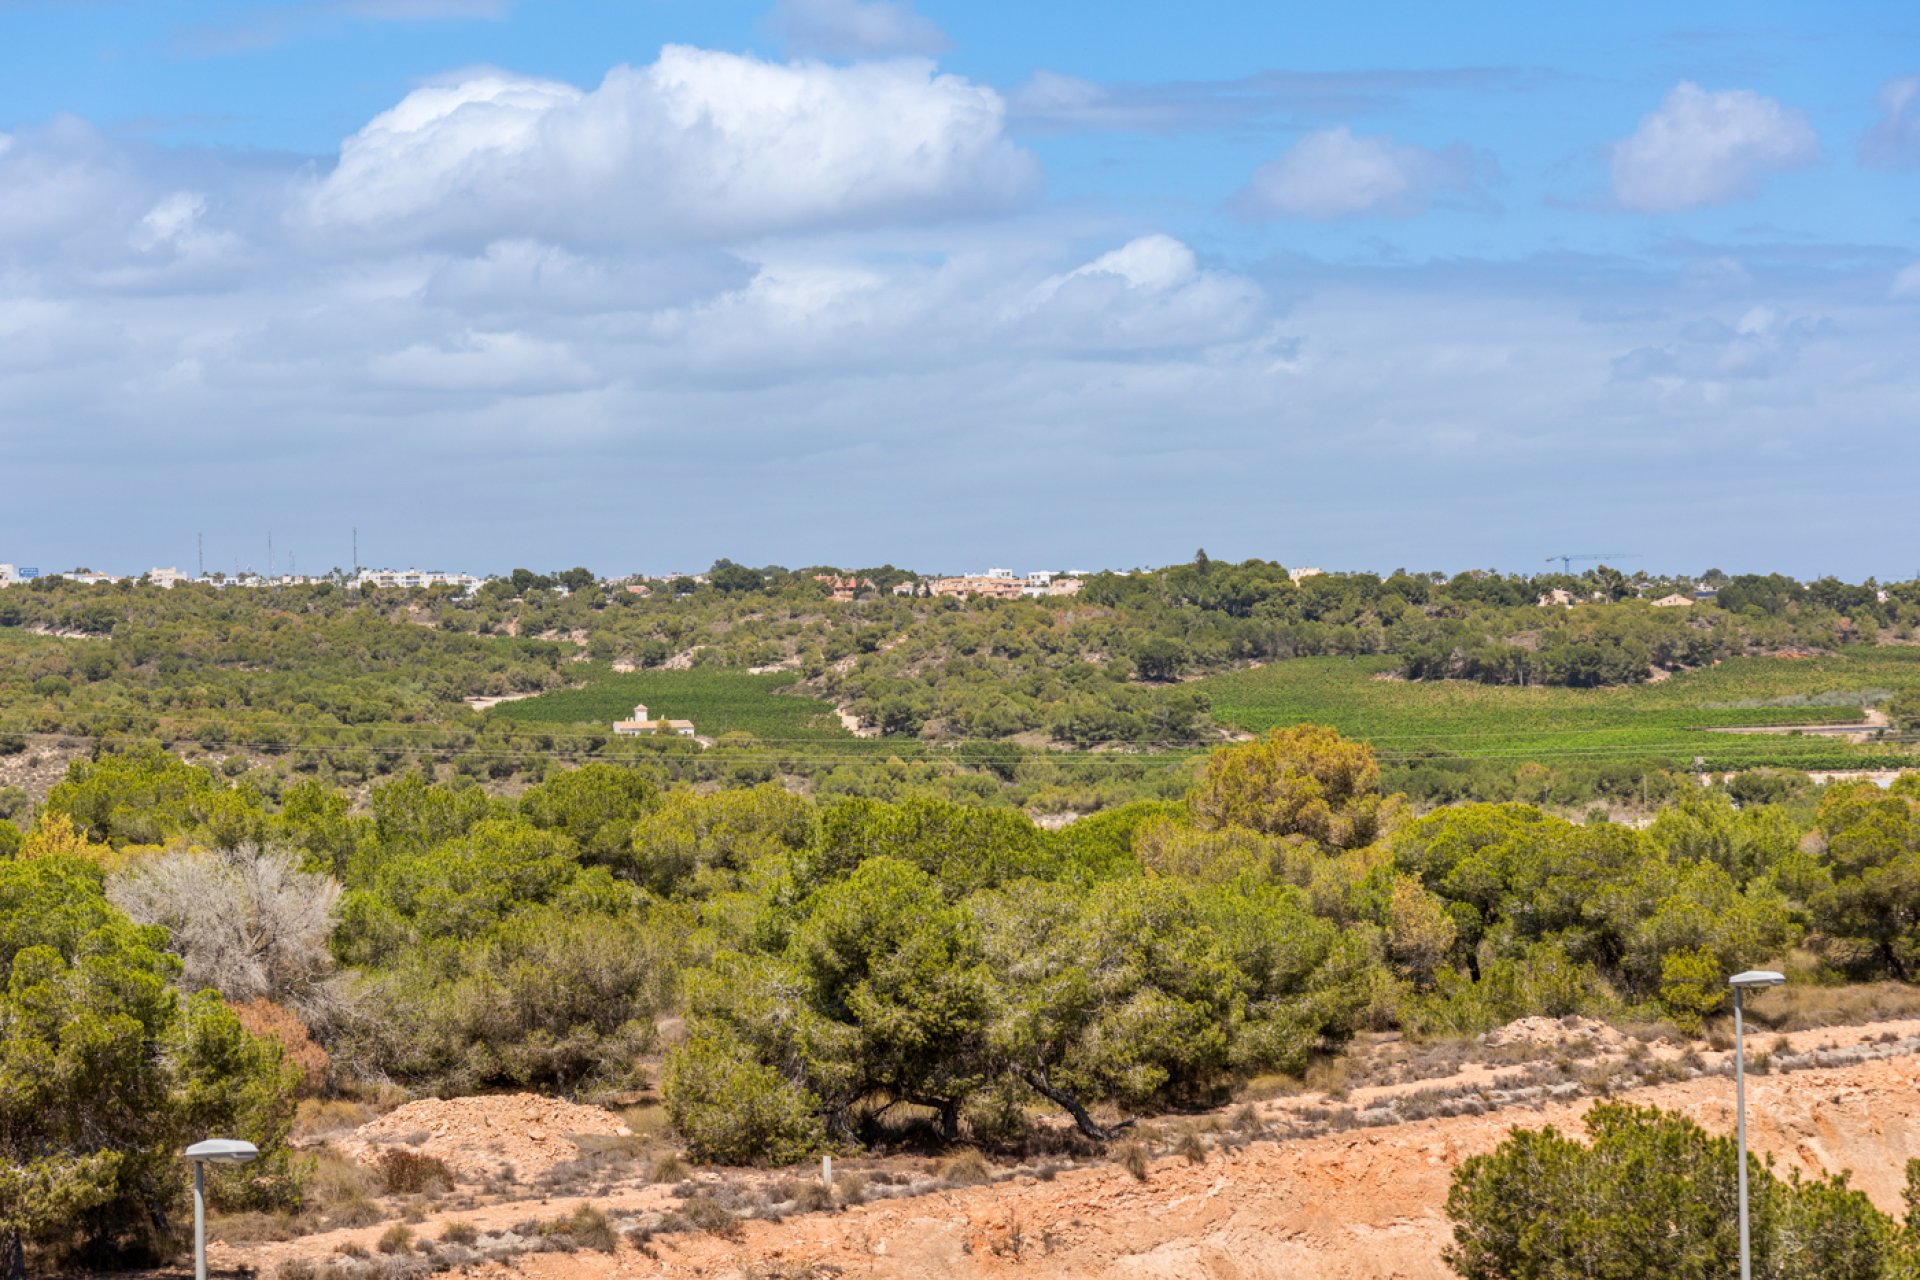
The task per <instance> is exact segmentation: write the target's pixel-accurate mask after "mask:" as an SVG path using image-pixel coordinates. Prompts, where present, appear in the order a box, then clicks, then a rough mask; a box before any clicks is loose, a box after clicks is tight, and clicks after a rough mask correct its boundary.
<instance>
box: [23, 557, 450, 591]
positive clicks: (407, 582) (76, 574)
mask: <svg viewBox="0 0 1920 1280" xmlns="http://www.w3.org/2000/svg"><path fill="white" fill-rule="evenodd" d="M49 576H50V577H55V578H59V579H62V580H63V581H66V582H78V583H82V584H84V585H87V586H96V587H97V586H108V585H111V584H113V583H116V582H146V583H149V584H151V585H153V586H156V587H160V588H163V589H167V590H171V589H172V588H174V587H180V586H188V585H199V586H205V587H220V588H225V587H304V586H311V585H313V584H315V583H321V582H339V581H341V580H342V579H343V578H344V581H345V584H346V585H347V586H350V587H358V588H360V589H362V590H365V589H367V588H398V589H400V590H403V591H405V590H410V589H412V588H416V587H457V588H458V589H460V590H461V591H463V592H465V593H466V594H468V595H472V594H473V593H474V592H476V591H478V590H479V589H480V588H481V587H482V586H483V585H484V584H485V583H486V581H487V580H486V579H485V578H480V577H476V576H475V575H473V574H471V573H443V572H441V571H440V570H438V569H362V570H360V571H359V572H358V573H356V574H353V575H352V576H350V577H348V576H345V575H341V574H339V573H338V571H336V572H335V573H334V574H301V573H277V574H264V573H254V572H253V571H251V570H246V571H243V572H240V573H232V574H229V573H221V572H215V573H208V574H201V575H198V576H196V575H194V574H191V573H183V572H182V571H181V570H179V569H177V568H172V567H166V568H162V567H160V566H158V565H156V566H154V567H153V568H151V569H149V570H147V571H146V572H145V573H143V574H140V575H138V576H135V575H132V574H114V573H99V572H96V571H95V570H92V569H73V570H70V571H68V572H66V573H56V574H51V575H49V574H43V573H41V571H40V570H38V569H33V568H27V567H25V566H15V565H10V564H0V587H11V586H18V585H20V584H22V583H26V582H31V581H33V580H34V579H36V578H42V577H49Z"/></svg>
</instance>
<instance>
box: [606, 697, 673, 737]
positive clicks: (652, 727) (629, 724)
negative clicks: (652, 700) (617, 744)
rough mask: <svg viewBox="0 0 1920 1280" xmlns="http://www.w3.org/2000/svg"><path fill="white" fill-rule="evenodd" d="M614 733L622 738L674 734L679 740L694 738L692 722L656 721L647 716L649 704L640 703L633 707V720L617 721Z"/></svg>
mask: <svg viewBox="0 0 1920 1280" xmlns="http://www.w3.org/2000/svg"><path fill="white" fill-rule="evenodd" d="M613 732H614V733H615V735H617V736H618V737H622V738H648V737H652V736H654V735H655V734H663V733H664V734H672V735H673V736H675V737H679V738H691V737H692V736H693V721H691V720H655V719H653V718H652V717H651V716H649V715H648V714H647V704H646V703H644V702H638V703H635V704H634V707H633V718H632V719H631V720H615V721H614V722H613Z"/></svg>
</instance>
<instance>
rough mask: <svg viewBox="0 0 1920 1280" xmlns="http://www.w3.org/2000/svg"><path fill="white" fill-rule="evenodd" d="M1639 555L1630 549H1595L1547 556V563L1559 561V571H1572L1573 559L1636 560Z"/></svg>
mask: <svg viewBox="0 0 1920 1280" xmlns="http://www.w3.org/2000/svg"><path fill="white" fill-rule="evenodd" d="M1639 558H1640V557H1639V556H1638V555H1636V554H1635V553H1633V552H1631V551H1596V552H1590V553H1587V554H1584V555H1582V554H1579V553H1569V554H1567V555H1562V556H1548V557H1547V563H1548V564H1552V563H1553V562H1554V561H1555V560H1558V561H1559V562H1560V572H1562V573H1572V572H1573V568H1572V566H1573V562H1574V561H1575V560H1638V559H1639Z"/></svg>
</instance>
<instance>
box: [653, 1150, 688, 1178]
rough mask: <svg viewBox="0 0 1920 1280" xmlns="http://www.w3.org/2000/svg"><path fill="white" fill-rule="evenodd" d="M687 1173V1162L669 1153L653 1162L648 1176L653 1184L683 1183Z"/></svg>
mask: <svg viewBox="0 0 1920 1280" xmlns="http://www.w3.org/2000/svg"><path fill="white" fill-rule="evenodd" d="M689 1172H691V1170H689V1169H688V1168H687V1162H686V1161H685V1160H682V1159H681V1158H680V1157H679V1156H678V1155H677V1154H675V1153H674V1152H671V1151H669V1152H667V1153H666V1154H665V1155H662V1156H661V1157H660V1158H659V1159H658V1160H655V1161H654V1162H653V1169H652V1171H651V1174H650V1176H651V1177H652V1179H653V1180H654V1181H655V1182H684V1181H686V1178H687V1174H688V1173H689Z"/></svg>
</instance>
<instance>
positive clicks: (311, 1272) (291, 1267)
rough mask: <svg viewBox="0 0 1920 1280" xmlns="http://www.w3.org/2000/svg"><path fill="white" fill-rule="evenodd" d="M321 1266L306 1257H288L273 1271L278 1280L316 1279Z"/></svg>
mask: <svg viewBox="0 0 1920 1280" xmlns="http://www.w3.org/2000/svg"><path fill="white" fill-rule="evenodd" d="M318 1273H319V1268H318V1267H316V1266H314V1265H313V1263H311V1262H309V1261H307V1259H305V1258H288V1259H287V1260H286V1261H285V1262H283V1263H281V1264H280V1266H279V1268H278V1269H277V1270H276V1271H275V1272H274V1273H273V1274H274V1275H275V1276H276V1277H277V1278H278V1280H315V1277H316V1276H317V1275H318Z"/></svg>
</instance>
